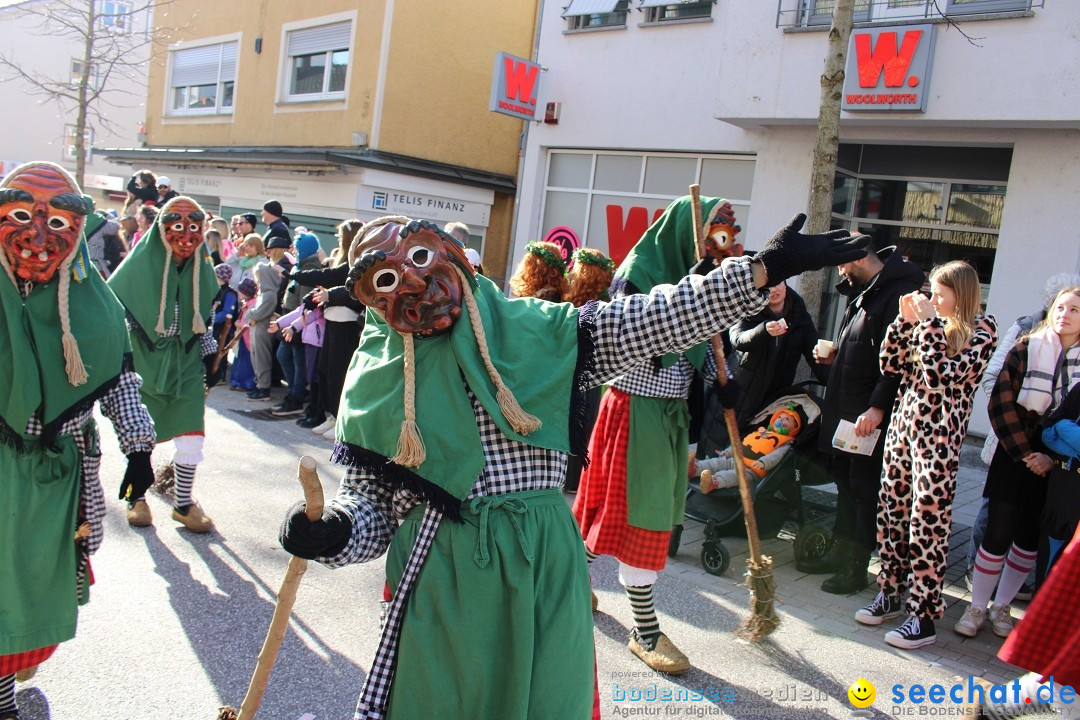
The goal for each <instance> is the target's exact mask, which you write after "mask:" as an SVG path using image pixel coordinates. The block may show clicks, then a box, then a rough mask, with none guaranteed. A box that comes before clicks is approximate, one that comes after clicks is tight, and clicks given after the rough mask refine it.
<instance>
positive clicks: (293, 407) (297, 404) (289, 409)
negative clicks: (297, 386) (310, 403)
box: [270, 395, 304, 417]
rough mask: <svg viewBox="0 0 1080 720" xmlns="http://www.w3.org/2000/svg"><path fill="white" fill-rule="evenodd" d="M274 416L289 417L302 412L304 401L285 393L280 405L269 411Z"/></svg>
mask: <svg viewBox="0 0 1080 720" xmlns="http://www.w3.org/2000/svg"><path fill="white" fill-rule="evenodd" d="M270 414H271V415H273V416H274V417H289V416H292V415H303V414H304V401H303V400H297V399H296V398H294V397H293V396H292V395H286V396H285V400H283V401H282V403H281V404H280V405H278V406H277V407H276V408H274V409H273V410H271V411H270Z"/></svg>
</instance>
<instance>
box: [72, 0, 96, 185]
mask: <svg viewBox="0 0 1080 720" xmlns="http://www.w3.org/2000/svg"><path fill="white" fill-rule="evenodd" d="M86 4H87V8H86V10H87V12H86V43H85V44H84V45H83V59H82V73H81V75H80V77H79V103H78V112H77V113H76V115H75V182H77V183H78V184H79V187H80V188H81V187H83V177H84V175H85V174H86V125H87V122H86V114H87V113H86V110H87V108H86V92H87V89H88V88H89V86H90V79H91V78H92V77H93V76H94V68H93V67H91V65H90V63H91V62H92V61H93V58H94V37H95V33H96V32H97V27H96V24H97V20H98V14H97V7H96V5H97V0H87V3H86Z"/></svg>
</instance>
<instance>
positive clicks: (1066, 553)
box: [998, 529, 1080, 688]
mask: <svg viewBox="0 0 1080 720" xmlns="http://www.w3.org/2000/svg"><path fill="white" fill-rule="evenodd" d="M1078 597H1080V529H1078V530H1077V531H1076V534H1075V535H1073V539H1072V542H1070V543H1069V546H1068V547H1067V548H1065V550H1063V551H1062V553H1061V557H1059V558H1058V560H1057V562H1056V563H1055V564H1054V567H1053V569H1052V570H1051V571H1050V574H1049V575H1048V576H1047V578H1046V581H1045V582H1043V584H1042V587H1040V588H1039V591H1038V592H1037V593H1035V598H1034V599H1033V600H1032V601H1031V605H1030V606H1028V611H1027V613H1026V614H1025V615H1024V619H1023V620H1021V621H1020V623H1019V624H1018V625H1017V626H1016V627H1015V628H1014V629H1013V631H1012V633H1010V634H1009V637H1008V639H1007V640H1006V641H1005V644H1004V645H1002V646H1001V650H999V651H998V657H999V658H1001V659H1002V660H1004V661H1005V662H1008V663H1012V664H1013V665H1017V666H1019V667H1022V668H1024V669H1025V670H1028V671H1030V672H1037V673H1041V674H1042V676H1043V677H1044V678H1045V677H1049V676H1050V675H1053V676H1054V684H1055V685H1056V686H1058V687H1061V686H1062V685H1072V686H1073V687H1074V688H1075V687H1077V686H1078V685H1080V612H1077V598H1078Z"/></svg>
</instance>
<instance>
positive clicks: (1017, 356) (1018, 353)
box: [986, 341, 1031, 462]
mask: <svg viewBox="0 0 1080 720" xmlns="http://www.w3.org/2000/svg"><path fill="white" fill-rule="evenodd" d="M1025 372H1027V342H1025V341H1021V342H1018V343H1016V345H1014V346H1013V349H1012V350H1010V351H1009V354H1008V355H1006V356H1005V364H1004V365H1002V366H1001V372H1000V373H999V374H998V379H997V382H996V383H995V384H994V391H993V392H992V393H990V404H989V405H988V406H987V408H986V411H987V413H988V414H989V416H990V426H991V427H992V428H993V429H994V434H995V435H997V436H998V441H999V442H1000V443H1001V446H1002V447H1003V448H1005V450H1006V451H1007V452H1008V453H1009V457H1011V458H1012V459H1013V460H1015V461H1016V462H1020V461H1021V460H1023V459H1024V456H1025V455H1027V454H1028V453H1030V452H1031V442H1030V440H1029V439H1028V429H1027V425H1028V423H1026V422H1025V421H1024V415H1026V414H1028V411H1027V410H1025V409H1024V408H1022V407H1021V406H1020V404H1019V403H1017V402H1016V398H1017V396H1018V395H1019V394H1020V384H1021V381H1022V380H1023V377H1024V373H1025Z"/></svg>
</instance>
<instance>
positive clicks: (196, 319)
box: [154, 195, 206, 335]
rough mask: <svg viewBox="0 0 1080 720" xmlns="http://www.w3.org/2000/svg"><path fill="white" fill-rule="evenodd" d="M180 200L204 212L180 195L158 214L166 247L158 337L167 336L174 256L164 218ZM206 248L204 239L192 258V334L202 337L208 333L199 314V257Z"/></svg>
mask: <svg viewBox="0 0 1080 720" xmlns="http://www.w3.org/2000/svg"><path fill="white" fill-rule="evenodd" d="M180 200H186V201H187V202H189V203H191V204H192V205H194V206H195V209H196V210H199V211H202V206H201V205H199V203H197V202H195V201H194V200H192V199H191V198H189V197H186V196H184V195H178V196H176V197H174V198H173V199H172V200H170V201H169V202H167V203H165V204H164V205H162V207H161V211H160V212H158V214H157V221H156V222H157V225H158V239H159V240H161V244H162V245H164V246H165V266H164V267H163V268H162V269H161V301H160V303H159V304H158V320H157V325H155V326H154V332H156V333H157V334H158V335H164V334H165V289H166V288H167V287H168V284H169V265H170V263H171V262H172V256H173V249H172V245H170V244H169V242H168V241H167V240H166V239H165V222H164V218H165V215H166V213H167V212H168V210H169V208H170V207H172V206H173V204H175V203H177V202H178V201H180ZM205 246H206V240H205V238H204V239H203V242H202V243H200V245H199V247H198V248H196V249H195V253H194V254H193V255H192V256H191V260H192V262H194V263H195V267H194V268H193V270H192V273H191V284H192V287H191V298H192V304H193V305H194V307H193V309H192V310H193V312H192V314H191V315H192V317H191V332H193V333H195V334H196V335H202V334H203V333H205V332H206V321H205V320H203V318H202V316H201V315H200V314H199V268H200V266H201V265H202V263H201V262H199V260H200V258H199V257H198V255H199V250H200V249H202V248H203V247H205Z"/></svg>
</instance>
